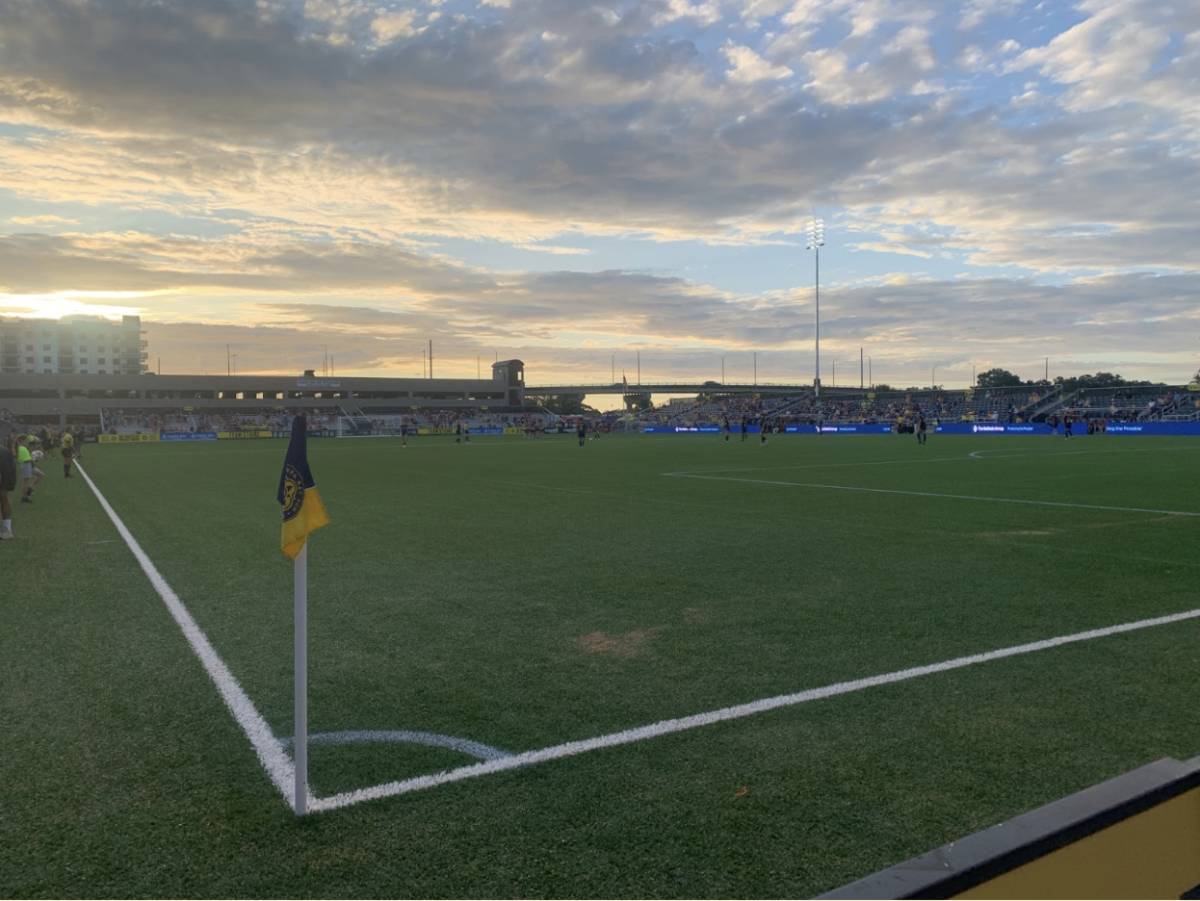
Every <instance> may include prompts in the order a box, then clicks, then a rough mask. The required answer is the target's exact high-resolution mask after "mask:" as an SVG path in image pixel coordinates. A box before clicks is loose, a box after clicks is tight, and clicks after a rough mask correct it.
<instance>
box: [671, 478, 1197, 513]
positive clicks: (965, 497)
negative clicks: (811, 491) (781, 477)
mask: <svg viewBox="0 0 1200 901" xmlns="http://www.w3.org/2000/svg"><path fill="white" fill-rule="evenodd" d="M663 475H664V476H675V477H682V478H689V479H708V480H710V481H714V482H748V483H749V484H751V485H779V486H782V487H785V488H824V489H827V490H829V491H867V492H870V493H872V494H905V495H908V496H910V497H944V498H949V499H951V500H958V501H991V502H993V503H997V504H1033V505H1034V506H1038V507H1071V508H1073V509H1077V510H1119V511H1122V512H1125V513H1161V514H1163V515H1164V516H1200V513H1194V512H1192V511H1190V510H1150V509H1146V508H1145V507H1111V506H1107V505H1104V504H1069V503H1066V502H1065V501H1032V500H1026V499H1024V498H1018V497H979V496H976V495H973V494H938V493H935V492H932V491H902V490H900V489H898V488H863V487H861V486H858V485H819V484H817V483H815V482H779V481H774V480H771V479H738V478H734V477H732V476H704V475H697V474H695V473H691V472H664V473H663Z"/></svg>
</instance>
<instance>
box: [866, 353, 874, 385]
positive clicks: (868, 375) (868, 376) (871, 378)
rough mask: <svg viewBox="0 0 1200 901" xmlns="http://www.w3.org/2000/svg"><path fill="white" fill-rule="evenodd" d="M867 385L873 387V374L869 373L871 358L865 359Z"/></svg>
mask: <svg viewBox="0 0 1200 901" xmlns="http://www.w3.org/2000/svg"><path fill="white" fill-rule="evenodd" d="M867 384H868V385H870V386H871V387H872V388H874V387H875V374H874V373H873V372H871V358H870V357H867Z"/></svg>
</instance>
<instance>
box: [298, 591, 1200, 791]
mask: <svg viewBox="0 0 1200 901" xmlns="http://www.w3.org/2000/svg"><path fill="white" fill-rule="evenodd" d="M1197 617H1200V609H1196V610H1188V611H1185V612H1183V613H1172V614H1169V615H1167V616H1157V617H1154V618H1152V619H1143V620H1138V621H1137V622H1133V623H1122V624H1120V625H1116V626H1105V627H1103V628H1100V629H1089V630H1088V631H1086V632H1075V633H1073V634H1071V635H1060V636H1058V637H1056V638H1046V639H1042V640H1040V641H1032V642H1029V643H1027V644H1020V645H1014V646H1012V647H1007V648H1000V649H998V650H995V651H986V652H984V653H980V654H970V655H967V656H965V657H955V658H954V659H952V660H945V661H943V662H941V663H930V664H926V665H924V666H914V667H910V668H909V669H903V670H896V671H895V672H891V673H884V674H882V675H879V676H868V677H866V678H863V679H851V680H850V681H847V682H836V683H834V684H832V685H825V686H822V687H821V688H810V689H808V690H806V691H799V692H795V693H794V694H786V695H777V696H776V697H773V698H763V699H762V700H758V701H751V702H749V703H747V704H738V705H735V706H733V707H724V708H722V709H720V710H712V711H709V712H707V713H698V714H695V715H693V716H685V717H679V718H677V719H669V720H660V721H659V722H657V723H651V724H650V725H648V726H639V727H637V728H634V729H626V730H624V731H621V732H613V733H611V734H609V735H600V736H597V737H596V738H588V739H581V740H579V741H570V742H566V743H564V744H560V745H553V746H551V747H548V748H541V749H540V750H537V751H525V752H523V753H520V754H513V755H512V756H511V757H503V758H500V759H498V760H488V761H485V762H483V763H476V764H471V765H469V766H463V767H459V768H457V769H453V770H445V771H443V772H441V773H434V774H431V775H428V776H417V777H414V778H412V779H404V780H400V781H397V782H388V783H385V784H383V785H376V786H372V787H370V788H363V789H357V790H355V791H349V792H342V793H340V794H336V795H330V796H329V797H326V798H318V799H317V800H316V801H315V802H314V804H313V806H312V807H311V808H310V809H311V810H313V811H327V810H337V809H339V808H342V807H349V806H350V805H352V804H360V803H362V802H364V801H374V800H378V799H380V798H388V797H393V796H395V795H403V794H407V793H408V792H413V791H419V790H421V789H426V788H434V787H435V786H438V785H446V784H448V783H451V782H461V781H463V780H465V779H473V778H476V777H479V776H488V775H491V774H493V773H502V772H506V771H508V770H515V769H519V768H521V767H526V766H531V765H533V764H538V763H545V762H546V761H550V760H561V759H562V758H565V757H574V756H575V755H577V754H584V753H587V752H588V751H596V750H600V749H602V748H615V747H618V746H620V745H627V744H632V743H633V742H638V741H645V740H647V739H651V738H658V737H660V736H663V735H670V734H672V733H675V732H684V731H686V730H689V729H696V728H699V727H701V726H710V725H712V724H714V723H720V722H725V721H727V720H734V719H740V718H742V717H746V716H753V715H754V714H758V713H764V712H766V711H768V710H776V709H778V708H781V707H792V706H795V705H797V704H804V703H806V702H808V701H816V700H820V699H823V698H832V697H836V696H837V695H844V694H850V693H851V692H856V691H862V690H863V689H866V688H875V687H877V686H880V685H892V684H894V683H896V682H904V681H907V680H909V679H916V678H919V677H921V676H928V675H933V674H935V673H944V672H948V671H950V670H956V669H962V668H963V667H967V666H974V665H975V664H977V663H988V662H990V661H993V660H1002V659H1004V658H1006V657H1016V656H1019V655H1021V654H1031V653H1034V652H1036V651H1044V650H1048V649H1050V648H1056V647H1061V646H1062V645H1067V644H1074V643H1076V642H1082V641H1091V640H1093V639H1097V638H1106V637H1108V636H1110V635H1119V634H1121V633H1124V632H1134V631H1137V630H1139V629H1149V628H1152V627H1154V626H1163V625H1168V624H1170V623H1177V622H1182V621H1184V620H1189V619H1195V618H1197Z"/></svg>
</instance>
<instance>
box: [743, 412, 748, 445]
mask: <svg viewBox="0 0 1200 901" xmlns="http://www.w3.org/2000/svg"><path fill="white" fill-rule="evenodd" d="M748 429H749V426H747V425H746V417H745V416H743V417H742V440H743V441H745V440H746V432H747V430H748Z"/></svg>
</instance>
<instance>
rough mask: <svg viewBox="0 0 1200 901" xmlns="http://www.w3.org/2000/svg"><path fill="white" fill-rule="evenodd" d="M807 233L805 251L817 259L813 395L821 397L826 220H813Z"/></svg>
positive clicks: (806, 229) (808, 226)
mask: <svg viewBox="0 0 1200 901" xmlns="http://www.w3.org/2000/svg"><path fill="white" fill-rule="evenodd" d="M805 231H807V232H808V243H807V244H806V245H805V250H811V251H813V252H814V253H815V255H816V256H815V259H816V280H815V282H814V289H815V290H814V298H815V300H816V310H817V330H816V332H815V337H814V338H813V348H814V351H815V356H816V364H815V367H814V371H815V373H816V375H815V377H814V379H813V393H814V394H815V395H816V396H817V397H820V396H821V247H822V246H823V245H824V244H825V220H824V219H813V220H812V221H811V222H809V223H808V225H807V226H805Z"/></svg>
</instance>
